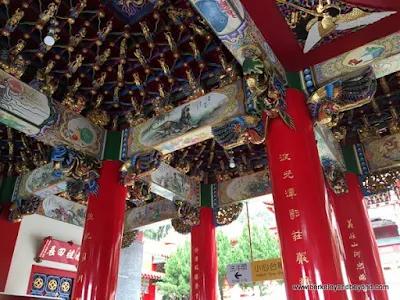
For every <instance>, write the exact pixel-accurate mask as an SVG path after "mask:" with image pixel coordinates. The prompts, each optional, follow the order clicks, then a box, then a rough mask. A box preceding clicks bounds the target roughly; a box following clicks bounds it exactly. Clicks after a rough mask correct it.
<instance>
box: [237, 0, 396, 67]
mask: <svg viewBox="0 0 400 300" xmlns="http://www.w3.org/2000/svg"><path fill="white" fill-rule="evenodd" d="M241 2H242V3H243V5H244V6H245V7H246V9H247V11H248V12H249V13H250V15H251V17H252V18H253V20H254V21H255V23H256V25H257V27H258V28H259V29H260V31H261V33H262V34H263V35H264V37H265V39H266V41H267V42H268V43H269V45H270V46H271V48H272V49H273V50H274V52H275V54H276V55H277V57H278V58H279V60H280V61H281V63H282V64H283V66H284V67H285V69H286V70H287V71H289V72H295V71H299V70H303V69H305V68H307V67H309V66H312V65H315V64H317V63H320V62H322V61H325V60H328V59H330V58H332V57H335V56H337V55H339V54H342V53H344V52H346V51H349V50H352V49H354V48H357V47H359V46H362V45H364V44H366V43H368V42H371V41H373V40H376V39H379V38H381V37H384V36H386V35H389V34H391V33H393V32H396V31H398V30H400V22H399V21H398V20H399V13H397V14H392V15H390V16H388V17H386V18H383V19H381V20H380V21H378V22H376V23H374V24H371V25H368V26H367V27H365V28H363V29H361V30H358V31H357V32H353V33H348V34H344V35H341V36H340V37H339V38H336V37H337V31H336V32H335V33H334V34H331V36H333V38H332V40H331V41H330V42H329V43H321V44H320V45H319V46H318V47H314V48H313V49H312V50H311V51H309V52H307V53H304V51H303V47H304V45H302V43H301V42H300V43H299V41H298V39H296V36H297V38H299V37H302V38H300V40H304V39H305V35H306V34H307V32H306V25H307V22H304V21H302V18H300V17H299V20H300V21H299V23H301V26H299V27H298V28H297V32H296V30H295V28H291V27H290V26H288V24H287V22H286V20H285V18H284V16H283V14H282V11H284V9H282V8H281V10H280V8H279V7H278V5H277V3H276V2H292V3H296V4H300V5H302V6H303V7H305V8H311V6H312V3H314V6H316V5H317V3H318V1H317V0H301V1H300V0H290V1H289V0H288V1H275V0H241ZM325 2H326V1H324V3H325ZM334 2H337V1H332V3H334ZM342 2H343V3H346V4H347V6H348V5H349V4H350V5H351V4H353V5H354V6H355V7H359V8H361V7H367V8H370V9H373V10H374V11H378V12H379V11H397V12H399V11H400V2H399V1H393V0H346V1H342ZM279 5H282V3H280V4H279ZM348 7H349V6H348ZM364 10H365V9H364ZM345 12H346V10H344V11H343V13H345ZM299 15H304V12H300V11H299ZM291 25H292V27H293V24H291Z"/></svg>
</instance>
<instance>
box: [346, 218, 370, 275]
mask: <svg viewBox="0 0 400 300" xmlns="http://www.w3.org/2000/svg"><path fill="white" fill-rule="evenodd" d="M347 229H348V237H347V238H348V239H349V240H350V242H351V248H353V257H354V258H355V259H357V265H356V268H357V273H358V280H359V281H366V280H367V276H366V275H365V270H364V263H363V262H362V261H361V250H359V247H358V243H357V236H356V234H355V233H354V232H353V229H354V225H353V221H352V219H348V220H347Z"/></svg>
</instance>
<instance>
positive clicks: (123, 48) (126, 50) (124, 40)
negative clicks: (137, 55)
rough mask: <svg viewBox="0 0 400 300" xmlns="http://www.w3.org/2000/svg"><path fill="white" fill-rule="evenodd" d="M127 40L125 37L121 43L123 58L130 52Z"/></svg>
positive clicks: (120, 53)
mask: <svg viewBox="0 0 400 300" xmlns="http://www.w3.org/2000/svg"><path fill="white" fill-rule="evenodd" d="M127 42H128V40H127V39H126V38H123V39H122V41H121V44H120V45H119V56H120V57H122V58H125V57H126V55H127V52H128V46H127Z"/></svg>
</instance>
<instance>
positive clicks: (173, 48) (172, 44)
mask: <svg viewBox="0 0 400 300" xmlns="http://www.w3.org/2000/svg"><path fill="white" fill-rule="evenodd" d="M164 36H165V38H166V40H167V42H168V46H169V49H170V50H171V51H172V52H174V53H176V52H177V51H178V47H177V46H176V43H175V40H174V38H173V37H172V33H171V32H170V31H167V32H164Z"/></svg>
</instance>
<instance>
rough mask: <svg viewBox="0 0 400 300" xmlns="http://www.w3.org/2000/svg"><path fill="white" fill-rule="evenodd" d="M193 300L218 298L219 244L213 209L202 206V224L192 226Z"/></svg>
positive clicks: (213, 299)
mask: <svg viewBox="0 0 400 300" xmlns="http://www.w3.org/2000/svg"><path fill="white" fill-rule="evenodd" d="M191 238H192V273H191V274H192V275H191V277H192V278H191V293H192V295H191V298H190V299H192V300H216V299H218V294H217V293H218V292H217V291H218V290H217V286H218V284H217V279H218V277H217V275H218V264H217V246H216V241H215V226H214V215H213V209H212V208H210V207H201V208H200V225H198V226H194V227H192V231H191Z"/></svg>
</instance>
